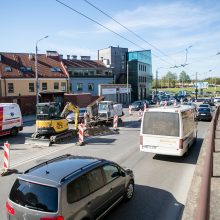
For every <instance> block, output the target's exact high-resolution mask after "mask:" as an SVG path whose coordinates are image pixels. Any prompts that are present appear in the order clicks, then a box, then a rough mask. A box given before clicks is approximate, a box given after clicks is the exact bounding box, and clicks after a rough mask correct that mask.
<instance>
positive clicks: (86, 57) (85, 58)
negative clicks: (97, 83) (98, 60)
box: [81, 56, 90, 60]
mask: <svg viewBox="0 0 220 220" xmlns="http://www.w3.org/2000/svg"><path fill="white" fill-rule="evenodd" d="M81 60H90V56H81Z"/></svg>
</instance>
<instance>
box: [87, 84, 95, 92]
mask: <svg viewBox="0 0 220 220" xmlns="http://www.w3.org/2000/svg"><path fill="white" fill-rule="evenodd" d="M88 90H89V91H94V83H88Z"/></svg>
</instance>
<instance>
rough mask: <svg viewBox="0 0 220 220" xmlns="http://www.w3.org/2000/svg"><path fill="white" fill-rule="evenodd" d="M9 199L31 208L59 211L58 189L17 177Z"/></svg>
mask: <svg viewBox="0 0 220 220" xmlns="http://www.w3.org/2000/svg"><path fill="white" fill-rule="evenodd" d="M9 199H10V200H11V201H13V202H15V203H17V204H19V205H21V206H24V207H27V208H29V209H34V210H39V211H44V212H57V206H58V189H57V188H54V187H50V186H44V185H39V184H36V183H31V182H27V181H24V180H20V179H17V180H16V181H15V183H14V185H13V187H12V189H11V192H10V195H9Z"/></svg>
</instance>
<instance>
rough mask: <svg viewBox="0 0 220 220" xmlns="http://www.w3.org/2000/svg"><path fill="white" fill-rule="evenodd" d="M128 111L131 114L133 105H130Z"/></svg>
mask: <svg viewBox="0 0 220 220" xmlns="http://www.w3.org/2000/svg"><path fill="white" fill-rule="evenodd" d="M128 112H129V115H131V106H130V105H129V107H128Z"/></svg>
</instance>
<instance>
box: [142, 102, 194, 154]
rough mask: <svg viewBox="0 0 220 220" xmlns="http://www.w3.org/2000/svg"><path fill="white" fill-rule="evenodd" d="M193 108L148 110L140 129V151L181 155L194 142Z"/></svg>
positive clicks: (186, 106) (181, 106) (180, 107)
mask: <svg viewBox="0 0 220 220" xmlns="http://www.w3.org/2000/svg"><path fill="white" fill-rule="evenodd" d="M195 115H196V114H195V108H193V107H192V106H188V105H180V106H177V107H174V106H167V107H159V108H149V109H147V111H145V112H144V114H143V118H142V122H141V130H140V151H144V152H150V153H155V154H163V155H174V156H182V155H183V154H185V153H186V152H188V150H189V148H190V147H191V145H192V144H193V143H194V142H195V141H196V139H197V122H196V120H195Z"/></svg>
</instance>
